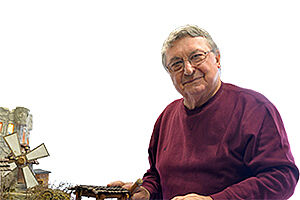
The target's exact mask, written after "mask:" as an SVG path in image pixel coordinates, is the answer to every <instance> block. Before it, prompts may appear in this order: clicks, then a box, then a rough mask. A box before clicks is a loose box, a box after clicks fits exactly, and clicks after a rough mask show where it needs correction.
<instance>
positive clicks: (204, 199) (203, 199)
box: [172, 194, 213, 200]
mask: <svg viewBox="0 0 300 200" xmlns="http://www.w3.org/2000/svg"><path fill="white" fill-rule="evenodd" d="M172 200H213V199H212V198H211V197H210V196H202V195H198V194H187V195H185V196H177V197H174V198H173V199H172Z"/></svg>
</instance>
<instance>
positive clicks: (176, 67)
mask: <svg viewBox="0 0 300 200" xmlns="http://www.w3.org/2000/svg"><path fill="white" fill-rule="evenodd" d="M213 50H214V49H211V50H209V51H204V52H202V51H196V53H192V54H191V56H190V57H189V58H188V60H187V61H188V62H190V64H191V65H192V66H199V65H201V64H202V63H203V62H204V61H205V59H206V57H207V55H208V54H209V53H210V52H212V51H213ZM184 62H185V61H184V60H183V59H180V60H178V59H176V58H175V61H174V62H171V63H170V64H169V65H168V69H169V71H171V72H179V71H181V70H182V69H183V67H184Z"/></svg>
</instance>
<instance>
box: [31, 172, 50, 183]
mask: <svg viewBox="0 0 300 200" xmlns="http://www.w3.org/2000/svg"><path fill="white" fill-rule="evenodd" d="M33 171H34V173H35V176H36V178H37V180H38V182H39V184H40V185H43V186H48V184H49V174H50V173H51V172H50V171H46V170H42V169H34V170H33Z"/></svg>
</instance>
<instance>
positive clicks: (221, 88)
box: [110, 25, 299, 200]
mask: <svg viewBox="0 0 300 200" xmlns="http://www.w3.org/2000/svg"><path fill="white" fill-rule="evenodd" d="M162 62H163V65H164V67H165V69H166V70H167V71H168V73H169V74H170V76H171V79H172V81H173V84H174V86H175V88H176V89H177V91H178V92H179V93H180V94H181V95H182V96H183V99H179V100H176V101H174V102H172V103H171V104H169V105H168V106H167V107H166V108H165V110H164V111H163V112H162V113H161V115H160V116H159V118H158V119H157V121H156V123H155V126H154V130H153V134H152V137H151V141H150V145H149V149H148V152H149V162H150V169H149V170H148V171H147V172H146V173H145V175H144V178H143V180H144V183H143V186H142V187H140V188H139V190H137V191H136V193H135V194H134V196H133V199H173V200H181V199H194V200H196V199H214V200H219V199H287V198H289V197H290V196H291V195H292V194H293V192H294V188H295V185H296V183H297V181H298V176H299V172H298V169H297V167H296V166H295V163H294V159H293V156H292V154H291V151H290V146H289V143H288V139H287V135H286V132H285V129H284V125H283V122H282V120H281V117H280V115H279V113H278V111H277V109H276V108H275V106H274V105H272V103H270V101H268V99H266V98H265V97H264V96H263V95H261V94H259V93H257V92H255V91H252V90H248V89H244V88H240V87H237V86H235V85H232V84H228V83H223V82H222V81H221V80H220V73H219V72H220V69H221V66H220V52H219V49H218V47H217V45H216V44H215V43H214V41H213V40H212V38H211V37H210V35H209V34H208V33H207V32H206V31H205V30H203V29H200V28H198V27H197V26H190V25H187V26H184V27H181V28H179V29H176V30H175V31H173V32H172V33H171V34H170V35H169V37H168V38H167V40H166V41H165V43H164V45H163V48H162ZM110 185H121V186H123V187H125V188H128V187H129V186H130V185H131V184H130V183H127V184H125V183H123V182H121V181H118V182H113V183H111V184H110Z"/></svg>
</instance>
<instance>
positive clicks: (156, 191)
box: [142, 114, 163, 199]
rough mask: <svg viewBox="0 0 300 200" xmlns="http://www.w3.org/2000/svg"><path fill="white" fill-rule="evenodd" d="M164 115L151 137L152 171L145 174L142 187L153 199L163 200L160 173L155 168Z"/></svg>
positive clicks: (150, 155) (149, 152) (150, 162)
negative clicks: (160, 128)
mask: <svg viewBox="0 0 300 200" xmlns="http://www.w3.org/2000/svg"><path fill="white" fill-rule="evenodd" d="M162 115H163V114H161V115H160V116H159V118H158V119H157V121H156V123H155V125H154V129H153V133H152V136H151V140H150V144H149V149H148V154H149V164H150V169H148V170H147V172H146V173H145V175H144V177H143V181H144V182H143V184H142V186H143V187H145V188H146V189H147V190H148V191H149V192H150V194H151V195H150V197H151V199H162V194H161V186H160V178H159V174H158V171H157V169H156V167H155V164H156V153H157V143H158V139H159V127H160V123H161V118H162Z"/></svg>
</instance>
